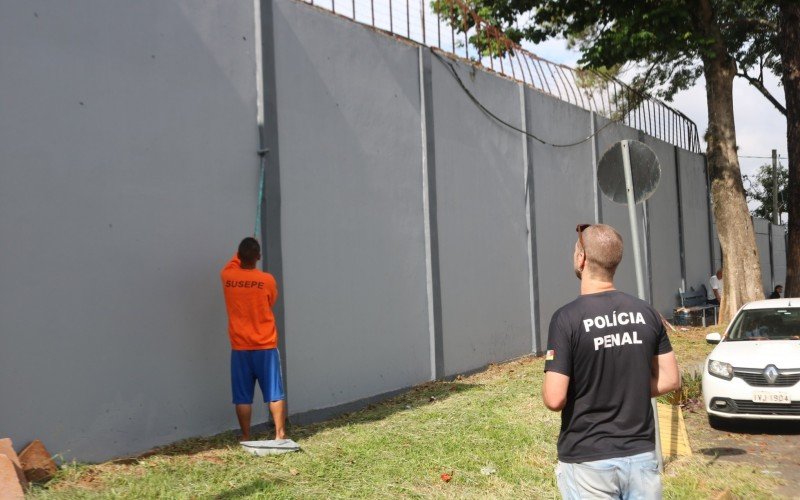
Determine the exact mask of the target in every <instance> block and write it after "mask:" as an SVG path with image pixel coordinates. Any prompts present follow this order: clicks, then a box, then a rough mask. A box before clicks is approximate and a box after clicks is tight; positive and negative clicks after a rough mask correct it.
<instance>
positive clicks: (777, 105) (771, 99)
mask: <svg viewBox="0 0 800 500" xmlns="http://www.w3.org/2000/svg"><path fill="white" fill-rule="evenodd" d="M736 76H738V77H741V78H744V79H745V80H747V83H749V84H750V85H752V86H753V87H754V88H755V89H756V90H758V91H759V92H761V95H763V96H764V97H766V98H767V100H768V101H769V102H771V103H772V105H773V106H775V109H777V110H778V111H780V112H781V114H782V115H783V116H786V106H784V105H783V104H781V103H780V102H779V101H778V100H777V99H776V98H775V96H774V95H772V93H770V91H769V90H767V88H766V87H765V86H764V84H763V83H761V81H760V80H759V79H758V78H754V77H752V76H750V75H748V74H747V73H746V72H744V71H740V72H738V73H736Z"/></svg>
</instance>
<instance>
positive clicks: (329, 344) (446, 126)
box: [0, 0, 785, 460]
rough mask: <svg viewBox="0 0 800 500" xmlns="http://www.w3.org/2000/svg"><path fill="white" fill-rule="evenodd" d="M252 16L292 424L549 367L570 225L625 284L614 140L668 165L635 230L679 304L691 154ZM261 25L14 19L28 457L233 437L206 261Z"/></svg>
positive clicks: (124, 9) (694, 264)
mask: <svg viewBox="0 0 800 500" xmlns="http://www.w3.org/2000/svg"><path fill="white" fill-rule="evenodd" d="M261 5H262V7H264V10H262V16H263V17H262V18H261V20H262V22H263V23H264V39H263V45H262V47H261V48H262V50H263V66H264V71H263V74H262V75H261V76H263V82H264V83H263V85H264V87H263V90H264V93H265V96H266V97H265V100H266V113H265V115H266V122H265V125H264V127H263V128H262V130H261V139H262V140H263V141H264V142H263V145H264V146H266V147H267V148H269V150H270V153H269V156H268V158H267V160H268V161H267V165H268V171H267V175H266V179H267V182H266V187H265V192H266V195H267V198H266V202H265V203H264V205H263V207H264V213H263V221H264V223H263V229H264V230H265V239H266V241H265V244H264V250H265V251H264V257H265V260H266V267H267V269H269V270H270V271H272V272H273V273H274V274H275V275H276V276H277V277H278V281H279V286H280V289H281V293H282V296H281V299H280V301H279V303H278V304H277V306H276V314H277V317H278V322H279V325H280V330H281V338H282V344H281V348H282V350H283V353H284V356H285V357H284V361H285V367H284V368H285V371H286V375H287V378H286V385H287V390H288V398H289V408H290V413H291V414H292V415H294V416H303V415H323V414H325V412H326V411H327V412H328V414H330V411H334V410H330V409H331V408H336V407H340V408H341V407H342V405H350V406H348V407H349V408H353V407H355V406H357V405H358V404H360V403H359V402H363V401H365V400H368V399H371V398H372V399H374V398H376V397H380V395H382V394H388V393H392V392H395V391H397V390H400V389H403V388H406V387H409V386H411V385H414V384H417V383H419V382H423V381H426V380H429V379H431V378H432V377H435V376H437V375H453V374H456V373H461V372H466V371H471V370H475V369H479V368H481V367H483V366H485V365H486V364H488V363H491V362H496V361H502V360H505V359H509V358H513V357H516V356H521V355H525V354H528V353H530V352H531V351H535V352H542V351H543V350H544V349H545V346H546V342H547V327H548V324H549V321H550V317H551V316H552V314H553V312H554V311H555V310H556V309H557V308H558V307H560V306H561V305H563V304H565V303H567V302H568V301H570V300H572V299H573V298H575V297H576V296H577V295H578V293H579V282H578V281H577V280H576V279H575V277H574V273H573V270H572V252H573V247H574V244H575V240H576V234H575V231H574V227H575V225H576V224H578V223H584V222H597V221H602V222H606V223H609V224H612V225H614V226H616V227H617V229H618V230H619V231H620V233H621V234H622V235H623V238H624V239H625V241H626V248H625V259H624V260H623V264H622V266H621V267H620V270H619V272H618V283H617V284H618V286H619V288H621V289H623V290H625V291H627V292H629V293H632V294H635V293H636V283H635V277H634V267H633V259H632V247H631V244H630V228H629V227H628V216H627V210H626V208H625V206H623V205H616V204H613V203H612V202H610V201H608V200H606V199H604V198H603V197H602V195H600V194H598V192H597V189H596V188H595V179H594V175H595V174H594V172H595V161H596V160H597V159H599V157H600V156H601V155H602V153H603V152H604V151H605V150H606V149H607V148H608V147H609V146H610V145H611V144H612V143H613V142H615V141H617V140H619V139H622V138H629V139H640V140H642V139H643V140H645V141H646V142H648V143H649V144H651V146H652V147H653V148H654V149H655V151H656V154H657V155H658V156H659V159H660V160H661V162H662V169H663V170H662V180H661V186H660V187H659V190H658V191H657V192H656V194H655V195H654V197H653V198H652V199H651V200H650V201H649V202H648V207H647V215H648V220H649V231H648V232H647V233H645V231H644V230H643V231H641V234H642V238H643V239H645V238H647V245H644V243H642V250H643V252H644V253H645V255H647V256H648V257H649V259H650V267H651V269H652V270H653V273H652V276H653V278H652V297H653V301H654V304H655V305H656V307H657V308H658V309H659V310H660V311H662V312H663V313H667V312H668V311H669V310H670V309H671V307H673V306H674V305H675V304H676V303H677V301H676V300H675V293H676V291H677V287H678V286H680V280H681V278H682V275H683V274H684V272H685V274H686V281H687V284H688V285H690V286H691V285H697V284H701V283H705V282H706V280H707V278H708V274H709V272H710V268H711V257H710V251H709V233H708V216H707V201H706V191H705V171H704V166H703V158H702V156H699V155H693V154H690V153H687V152H685V151H681V150H677V151H676V150H675V148H673V147H671V146H667V145H666V144H663V143H661V142H658V141H655V140H652V139H649V138H646V137H643V136H641V134H640V133H639V132H637V131H635V130H633V129H630V128H627V127H622V126H619V125H616V124H614V125H609V126H608V127H606V128H604V129H603V130H602V131H601V132H600V133H599V134H598V135H597V137H595V138H594V139H592V138H589V136H590V135H591V132H592V126H593V120H595V121H596V126H597V127H598V128H599V127H602V126H603V125H604V124H605V123H606V122H605V121H604V120H603V119H601V118H593V117H592V115H591V114H590V113H588V112H586V111H584V110H582V109H579V108H577V107H575V106H572V105H570V104H566V103H563V102H561V101H558V100H556V99H554V98H552V97H549V96H546V95H543V94H542V93H539V92H536V91H534V90H532V89H527V88H526V89H524V91H523V93H522V95H523V96H524V97H523V98H522V99H521V98H520V96H521V93H520V86H519V85H518V84H516V83H513V82H510V81H509V80H507V79H504V78H499V77H496V76H494V75H491V74H490V73H488V72H485V71H482V70H480V69H473V68H471V67H468V66H467V65H464V64H463V63H456V67H457V68H458V69H457V71H458V74H459V75H460V77H461V78H462V79H463V81H464V82H465V85H467V87H468V88H469V89H470V90H471V92H473V93H474V94H475V96H476V98H477V99H479V100H480V101H481V102H482V103H483V104H484V105H485V106H487V107H488V108H489V109H491V110H492V111H493V112H494V113H496V114H497V115H499V116H500V117H502V118H503V119H504V120H505V121H507V122H509V123H510V124H512V125H514V126H517V127H520V126H522V124H523V120H522V118H523V116H524V117H525V120H524V122H525V123H526V126H527V130H528V131H529V132H530V133H531V134H533V135H535V136H537V137H539V138H540V139H542V140H544V141H545V142H549V143H555V144H566V143H573V142H576V141H580V140H581V139H585V138H589V139H587V140H585V141H583V142H580V143H579V144H577V145H575V146H572V147H567V148H557V147H553V146H552V145H548V144H543V143H541V142H539V141H537V140H535V139H533V138H528V139H527V140H523V136H522V134H521V133H520V132H518V131H513V130H511V129H510V128H508V127H506V126H504V125H501V124H499V123H498V122H497V121H496V120H494V119H492V118H489V117H488V116H487V115H486V114H485V113H483V112H481V111H480V110H479V109H478V108H477V107H476V105H475V103H474V102H472V101H471V100H469V99H468V98H467V96H466V94H465V93H464V91H463V90H462V89H461V88H460V87H459V86H458V84H457V82H456V80H454V78H453V76H452V75H450V74H449V73H448V72H447V70H446V68H445V66H443V65H442V63H441V62H440V61H439V60H438V59H436V57H435V56H433V55H432V54H430V52H428V51H427V50H426V51H423V54H422V64H420V61H421V59H420V52H419V49H418V47H416V46H413V45H410V44H407V43H403V42H400V41H398V40H395V39H392V38H389V37H385V36H383V35H382V34H380V33H378V32H376V31H374V30H371V29H368V28H365V27H363V26H359V25H357V24H354V23H352V22H350V21H347V20H345V19H342V18H338V17H336V16H332V15H330V14H329V13H325V12H322V11H319V10H317V9H315V8H313V7H311V6H309V5H306V4H303V3H299V2H294V1H292V0H275V1H274V2H263V3H262V4H261ZM255 21H256V20H255V18H254V12H253V7H252V3H251V2H245V3H227V4H218V3H211V2H200V3H198V2H189V1H186V0H175V1H172V2H166V3H165V2H153V1H150V0H148V1H143V2H137V3H129V4H125V5H121V4H106V3H103V2H97V1H89V0H78V1H76V2H72V3H70V5H69V8H67V7H65V6H60V5H58V4H54V3H52V2H41V1H33V2H22V1H13V2H7V3H6V4H5V6H4V12H3V16H0V67H4V68H5V67H11V68H14V71H7V72H3V73H0V100H1V101H2V102H3V113H2V114H1V115H0V127H2V129H1V131H2V133H0V158H2V160H3V162H4V168H3V169H1V170H0V234H3V235H8V236H7V237H4V238H2V239H0V254H2V255H3V256H4V259H3V262H2V264H0V283H3V284H4V285H3V286H2V287H0V393H1V394H2V396H3V401H4V404H3V405H2V406H0V422H2V431H3V432H2V433H3V435H9V436H10V437H12V438H13V439H14V440H15V442H16V443H17V444H24V443H25V442H26V441H28V440H30V439H32V438H34V437H38V438H40V439H42V440H43V441H44V442H45V444H46V445H47V446H48V448H49V449H50V450H51V451H52V452H54V453H59V454H62V456H64V457H65V458H68V459H69V458H73V457H75V458H78V459H82V460H100V459H103V458H107V457H110V456H114V455H121V454H126V453H133V452H136V451H141V450H144V449H146V448H149V447H151V446H153V445H157V444H164V443H167V442H169V441H173V440H176V439H180V438H183V437H187V436H191V435H199V434H209V433H214V432H217V431H221V430H224V429H230V428H234V427H235V426H236V423H235V420H234V418H233V412H232V410H231V408H230V405H229V404H228V401H229V398H230V394H229V379H228V377H229V374H228V348H229V347H228V341H227V336H226V332H225V327H226V323H225V311H224V306H223V302H222V294H221V290H220V287H219V282H218V271H219V268H220V267H221V266H222V265H223V264H224V262H225V261H226V260H227V258H229V256H230V255H231V254H233V252H234V250H235V245H236V243H237V242H238V240H239V239H240V238H241V237H243V236H245V235H248V234H250V233H251V231H252V227H253V223H254V216H255V214H254V211H255V205H256V195H257V179H258V161H257V157H256V155H255V152H256V150H257V149H258V148H259V145H260V142H259V135H258V130H257V127H256V123H257V119H256V118H257V117H256V115H257V92H256V91H257V81H258V80H257V76H258V75H257V70H258V65H257V64H256V55H255V46H254V38H255V36H254V35H255V31H254V25H255ZM421 67H423V68H424V70H423V71H422V75H423V78H422V81H421V80H420V76H421V71H420V68H421ZM421 89H422V90H421ZM422 92H424V93H425V94H426V97H425V99H424V100H422V99H421V95H422ZM423 110H424V113H423ZM423 123H424V124H425V128H426V130H427V136H424V135H423V126H422V125H423ZM423 144H424V146H425V147H424V148H423ZM526 149H527V161H526V156H525V150H526ZM423 159H424V160H425V161H423ZM676 164H677V166H676ZM425 169H427V170H425ZM526 173H527V175H529V176H530V191H529V192H528V193H527V195H528V199H526ZM678 174H679V175H678ZM679 183H680V190H679V188H678V184H679ZM679 194H680V196H679ZM679 199H680V200H681V203H682V205H681V213H682V219H681V221H680V222H679V220H678V209H677V204H678V200H679ZM426 200H427V202H428V203H429V205H426ZM426 206H428V207H429V210H426V209H425V207H426ZM639 213H640V217H641V216H642V215H644V209H643V208H642V207H640V208H639ZM528 218H530V224H531V227H532V230H531V231H530V232H528V221H527V220H526V219H528ZM426 223H427V224H428V225H429V227H430V232H429V234H427V235H426V230H425V227H426ZM643 229H644V227H643ZM681 232H682V233H683V240H684V248H685V252H684V253H685V259H684V263H683V265H681V260H680V245H679V237H678V234H680V233H681ZM676 233H677V234H676ZM773 239H775V238H773ZM781 241H782V240H781ZM773 243H774V242H773ZM779 246H780V245H775V244H773V252H774V259H775V260H776V262H777V261H778V260H780V258H783V259H784V261H785V249H784V250H781V248H779ZM781 251H783V254H781ZM781 255H783V257H781ZM684 269H685V271H684ZM776 269H784V271H783V272H784V274H785V262H784V264H783V267H782V268H781V266H780V265H779V264H778V265H776ZM776 275H777V272H776ZM650 288H651V287H650V286H648V290H647V292H648V294H649V293H650ZM671 301H672V302H671ZM8 401H10V402H12V403H11V404H7V402H8ZM257 408H259V409H258V412H259V413H257V417H256V420H257V421H259V420H262V419H263V418H264V410H263V407H262V406H261V405H257ZM309 418H312V417H309Z"/></svg>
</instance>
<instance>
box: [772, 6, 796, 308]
mask: <svg viewBox="0 0 800 500" xmlns="http://www.w3.org/2000/svg"><path fill="white" fill-rule="evenodd" d="M778 6H779V9H780V14H779V16H778V42H777V45H778V49H779V52H780V54H781V70H782V71H781V76H782V81H783V92H784V95H785V96H786V142H787V145H788V148H789V151H788V153H789V183H788V184H789V185H788V191H789V192H788V194H787V196H786V199H787V201H788V208H787V211H788V212H789V223H788V226H789V244H788V248H787V249H786V288H785V289H784V293H785V296H786V297H800V51H798V50H797V47H798V44H800V4H798V2H796V1H787V0H783V1H780V2H778Z"/></svg>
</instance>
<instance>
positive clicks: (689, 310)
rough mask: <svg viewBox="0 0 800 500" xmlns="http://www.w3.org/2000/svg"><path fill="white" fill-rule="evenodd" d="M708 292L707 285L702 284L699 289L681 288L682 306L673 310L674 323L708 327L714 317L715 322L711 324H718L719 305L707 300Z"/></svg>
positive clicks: (679, 293) (679, 292)
mask: <svg viewBox="0 0 800 500" xmlns="http://www.w3.org/2000/svg"><path fill="white" fill-rule="evenodd" d="M707 293H708V292H707V291H706V286H705V285H700V286H699V287H697V290H695V289H693V288H690V289H689V290H687V291H685V292H682V291H680V290H679V291H678V295H679V296H680V301H681V306H680V307H676V308H675V309H674V310H673V311H672V316H673V317H672V321H673V323H674V324H676V325H684V326H703V327H706V326H708V325H709V323H708V320H709V319H713V323H710V324H711V325H716V324H717V311H718V306H715V305H713V304H708V303H707V302H706V296H707Z"/></svg>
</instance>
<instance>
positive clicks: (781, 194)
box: [742, 163, 789, 221]
mask: <svg viewBox="0 0 800 500" xmlns="http://www.w3.org/2000/svg"><path fill="white" fill-rule="evenodd" d="M742 179H743V180H744V187H745V191H746V192H747V201H755V202H758V206H757V207H756V208H755V209H753V210H751V212H750V213H751V214H752V215H753V216H755V217H761V218H762V219H767V220H770V221H771V220H772V187H773V185H774V180H773V174H772V165H769V164H767V165H762V166H761V167H759V169H758V173H757V174H756V175H755V176H754V177H750V176H748V175H743V176H742ZM788 200H789V172H788V170H787V169H786V167H784V166H783V165H781V164H780V163H779V164H778V213H779V214H782V213H784V212H788V210H789V207H788V203H787V202H788Z"/></svg>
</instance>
